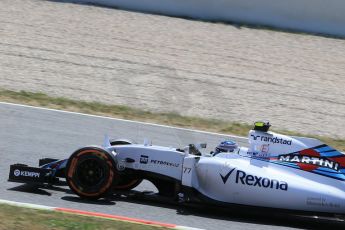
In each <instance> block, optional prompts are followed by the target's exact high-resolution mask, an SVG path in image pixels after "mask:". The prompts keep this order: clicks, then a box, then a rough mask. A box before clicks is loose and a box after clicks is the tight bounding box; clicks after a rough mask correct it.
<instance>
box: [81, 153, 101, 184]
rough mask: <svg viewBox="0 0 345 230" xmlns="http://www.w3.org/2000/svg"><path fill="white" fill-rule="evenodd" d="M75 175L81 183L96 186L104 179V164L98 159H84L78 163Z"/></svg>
mask: <svg viewBox="0 0 345 230" xmlns="http://www.w3.org/2000/svg"><path fill="white" fill-rule="evenodd" d="M75 175H76V176H77V179H78V180H79V182H80V183H81V184H82V185H84V186H88V187H93V186H96V185H98V184H100V183H102V182H103V181H104V179H105V170H104V165H103V164H102V162H100V161H98V160H95V159H86V160H84V161H82V162H80V163H79V164H78V167H77V170H76V172H75Z"/></svg>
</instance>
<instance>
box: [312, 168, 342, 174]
mask: <svg viewBox="0 0 345 230" xmlns="http://www.w3.org/2000/svg"><path fill="white" fill-rule="evenodd" d="M315 170H317V171H320V172H326V173H337V174H338V173H339V171H336V170H334V169H330V168H324V167H319V168H317V169H315Z"/></svg>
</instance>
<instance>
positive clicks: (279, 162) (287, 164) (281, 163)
mask: <svg viewBox="0 0 345 230" xmlns="http://www.w3.org/2000/svg"><path fill="white" fill-rule="evenodd" d="M271 162H272V161H271ZM273 163H275V164H278V165H284V166H289V167H293V168H299V166H298V165H296V164H295V163H290V162H283V161H273Z"/></svg>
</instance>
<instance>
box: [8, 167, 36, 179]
mask: <svg viewBox="0 0 345 230" xmlns="http://www.w3.org/2000/svg"><path fill="white" fill-rule="evenodd" d="M13 174H14V176H16V177H18V176H25V177H34V178H38V177H40V173H39V172H29V171H20V170H19V169H16V170H14V172H13Z"/></svg>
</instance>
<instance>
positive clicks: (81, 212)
mask: <svg viewBox="0 0 345 230" xmlns="http://www.w3.org/2000/svg"><path fill="white" fill-rule="evenodd" d="M54 210H55V211H60V212H66V213H74V214H80V215H86V216H95V217H103V218H109V219H114V220H122V221H130V222H135V223H140V224H147V225H157V226H161V227H167V228H176V225H174V224H166V223H161V222H156V221H150V220H142V219H135V218H130V217H125V216H116V215H110V214H105V213H98V212H87V211H82V210H76V209H69V208H55V209H54Z"/></svg>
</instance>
